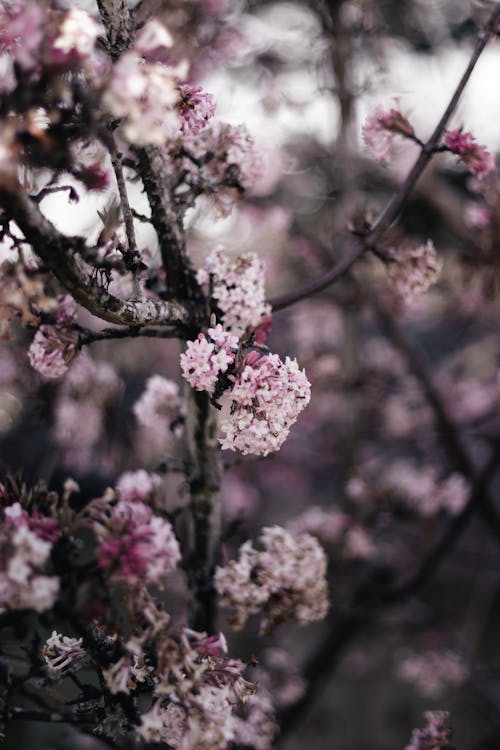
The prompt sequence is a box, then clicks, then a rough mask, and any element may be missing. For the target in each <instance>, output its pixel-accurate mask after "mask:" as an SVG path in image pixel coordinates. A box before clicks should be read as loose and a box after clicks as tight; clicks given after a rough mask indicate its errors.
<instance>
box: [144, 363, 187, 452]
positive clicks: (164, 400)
mask: <svg viewBox="0 0 500 750" xmlns="http://www.w3.org/2000/svg"><path fill="white" fill-rule="evenodd" d="M134 414H135V416H136V419H137V421H138V422H139V424H140V425H141V426H142V427H144V428H145V429H147V430H153V431H154V432H155V433H158V434H159V435H160V436H161V438H162V440H163V442H165V441H166V440H167V438H168V435H169V434H171V431H173V432H174V434H175V435H178V434H179V431H182V423H183V421H184V417H185V405H184V403H183V401H182V399H181V397H180V394H179V386H178V385H177V383H174V381H173V380H168V379H167V378H164V377H162V376H161V375H152V376H151V377H150V378H148V380H147V381H146V387H145V389H144V391H143V393H142V394H141V396H140V398H139V399H138V400H137V401H136V402H135V404H134Z"/></svg>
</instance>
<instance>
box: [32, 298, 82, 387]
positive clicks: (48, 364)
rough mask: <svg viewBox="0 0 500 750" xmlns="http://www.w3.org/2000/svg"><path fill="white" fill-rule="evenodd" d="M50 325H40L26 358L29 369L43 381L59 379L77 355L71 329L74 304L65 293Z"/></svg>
mask: <svg viewBox="0 0 500 750" xmlns="http://www.w3.org/2000/svg"><path fill="white" fill-rule="evenodd" d="M57 303H58V306H57V309H56V311H55V313H54V315H55V323H54V325H52V324H51V325H42V326H40V328H39V329H38V331H37V332H36V334H35V338H34V339H33V341H32V343H31V346H30V348H29V349H28V358H29V361H30V364H31V366H32V367H33V368H34V369H35V370H37V371H38V372H39V373H40V374H41V375H43V376H44V377H46V378H60V377H62V376H63V375H64V374H65V373H66V371H67V369H68V366H69V363H70V362H71V360H72V359H73V358H74V357H75V355H76V353H77V344H78V335H77V334H76V333H75V332H74V331H72V330H71V327H72V324H73V321H74V319H75V317H76V305H75V302H74V300H73V298H72V297H71V296H70V295H69V294H60V295H59V296H58V298H57Z"/></svg>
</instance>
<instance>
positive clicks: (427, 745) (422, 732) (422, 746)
mask: <svg viewBox="0 0 500 750" xmlns="http://www.w3.org/2000/svg"><path fill="white" fill-rule="evenodd" d="M448 716H449V714H448V712H447V711H426V712H425V713H424V719H425V721H426V726H425V727H424V728H423V729H414V730H413V732H412V735H411V740H410V743H409V745H407V746H406V747H405V750H452V746H451V742H450V740H451V730H450V729H448V727H447V726H446V721H447V719H448Z"/></svg>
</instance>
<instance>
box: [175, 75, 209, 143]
mask: <svg viewBox="0 0 500 750" xmlns="http://www.w3.org/2000/svg"><path fill="white" fill-rule="evenodd" d="M177 88H178V91H179V94H180V99H179V101H178V103H177V108H178V110H179V113H180V116H181V131H182V132H183V133H190V134H192V135H196V133H199V132H200V130H202V129H203V128H204V127H205V125H206V124H207V122H208V121H209V120H210V119H211V118H212V117H213V116H214V114H215V100H214V97H213V95H212V94H208V93H207V92H206V91H203V89H202V88H201V86H191V84H189V83H180V84H179V85H178V86H177Z"/></svg>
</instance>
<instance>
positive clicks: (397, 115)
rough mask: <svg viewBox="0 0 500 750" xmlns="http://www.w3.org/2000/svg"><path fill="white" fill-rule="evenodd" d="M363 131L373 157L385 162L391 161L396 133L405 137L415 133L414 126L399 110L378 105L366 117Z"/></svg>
mask: <svg viewBox="0 0 500 750" xmlns="http://www.w3.org/2000/svg"><path fill="white" fill-rule="evenodd" d="M362 132H363V139H364V141H365V143H366V145H367V146H368V148H369V149H370V151H371V152H372V155H373V158H374V159H376V160H377V161H380V162H384V163H388V162H389V161H390V157H391V145H392V139H393V137H394V135H401V136H403V137H404V138H411V137H413V136H414V135H415V131H414V130H413V127H412V126H411V125H410V123H409V121H408V120H407V118H406V117H405V116H404V115H403V114H401V112H399V110H397V109H390V110H389V111H388V112H385V111H384V110H383V109H382V107H377V109H376V110H375V113H374V114H373V115H371V116H370V117H368V118H367V119H366V121H365V124H364V126H363V131H362Z"/></svg>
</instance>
